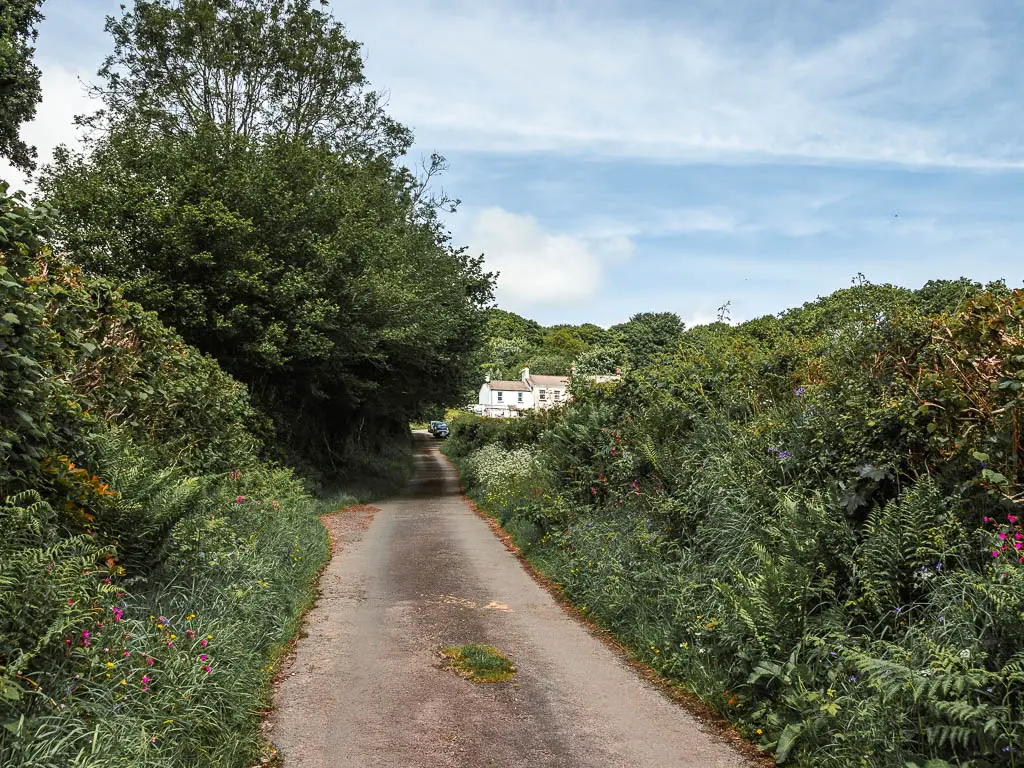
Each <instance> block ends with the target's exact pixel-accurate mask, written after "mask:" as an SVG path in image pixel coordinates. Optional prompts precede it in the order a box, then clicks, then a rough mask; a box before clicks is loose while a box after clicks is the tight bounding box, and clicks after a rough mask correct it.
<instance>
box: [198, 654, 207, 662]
mask: <svg viewBox="0 0 1024 768" xmlns="http://www.w3.org/2000/svg"><path fill="white" fill-rule="evenodd" d="M199 660H200V661H206V654H205V653H204V654H203V655H202V656H200V657H199Z"/></svg>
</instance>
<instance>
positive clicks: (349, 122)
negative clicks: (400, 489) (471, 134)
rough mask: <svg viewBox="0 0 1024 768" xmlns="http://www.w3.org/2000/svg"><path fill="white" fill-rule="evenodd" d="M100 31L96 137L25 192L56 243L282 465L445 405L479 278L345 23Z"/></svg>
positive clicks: (289, 17) (223, 15) (248, 9)
mask: <svg viewBox="0 0 1024 768" xmlns="http://www.w3.org/2000/svg"><path fill="white" fill-rule="evenodd" d="M107 27H108V29H109V30H110V31H111V33H112V34H113V37H114V44H115V45H114V53H113V54H112V55H111V57H109V58H108V60H107V62H106V63H105V65H104V67H103V68H102V69H101V70H100V77H101V79H102V80H103V84H102V85H101V86H100V87H99V88H98V89H97V93H98V94H99V95H100V96H101V97H102V99H103V109H102V110H101V111H100V112H99V113H97V114H96V115H93V116H91V117H89V118H87V119H86V120H85V122H87V123H88V124H89V125H91V126H92V128H93V129H94V131H93V133H92V134H91V135H90V138H89V139H88V142H87V144H86V148H85V151H84V152H82V153H74V152H70V151H68V150H61V151H59V152H58V153H57V155H56V161H55V163H54V165H53V167H52V168H51V169H49V171H48V172H47V173H46V174H44V178H43V180H42V187H43V189H44V190H45V193H46V196H47V198H48V199H49V201H50V202H51V203H52V204H53V206H54V207H55V209H56V210H57V211H58V220H57V231H58V237H59V240H60V242H61V244H62V245H63V246H64V247H65V249H66V250H67V251H68V252H69V253H72V254H74V258H75V259H76V260H77V261H78V262H79V263H81V264H82V265H83V266H84V267H85V268H87V269H88V270H91V271H94V272H98V273H101V274H104V275H106V276H109V277H111V278H113V279H115V280H116V281H117V282H118V283H119V284H120V285H122V286H123V288H124V291H125V294H126V296H127V297H129V298H131V299H133V300H136V301H138V302H140V303H141V304H143V305H144V306H146V307H147V308H150V309H153V310H155V311H156V312H157V313H158V314H159V315H160V316H161V318H162V319H163V320H164V321H165V322H167V323H169V324H170V325H172V326H174V327H175V328H176V329H177V330H178V331H179V332H180V333H181V334H182V335H183V336H184V338H185V339H186V340H187V341H188V342H189V343H192V344H194V345H195V346H197V347H198V348H200V349H202V350H203V351H205V352H208V353H210V354H212V355H214V356H215V357H216V358H217V359H218V360H219V361H220V362H221V363H222V365H224V366H225V368H226V369H227V370H228V371H229V372H231V373H232V374H234V375H235V376H237V377H238V378H240V379H241V380H243V381H245V382H246V383H247V384H249V386H250V388H251V389H252V392H253V396H254V399H255V401H256V402H257V404H259V405H260V406H261V407H262V408H264V409H265V410H266V411H267V412H268V413H269V414H271V415H272V416H274V417H275V420H276V422H277V425H278V430H279V436H280V437H281V438H282V439H283V441H284V442H285V443H286V444H287V446H288V448H289V450H290V451H291V452H292V453H293V454H294V455H293V457H292V458H295V457H296V456H298V457H301V459H302V460H306V461H309V462H310V463H319V464H323V463H324V462H325V461H326V462H327V463H331V462H332V461H333V458H332V457H333V454H334V452H335V451H336V450H337V446H338V445H339V444H341V443H343V442H344V441H345V440H347V439H349V438H352V437H353V436H354V435H359V436H360V438H361V439H365V438H367V437H369V436H372V435H374V434H380V432H381V431H382V430H383V431H387V430H388V429H391V428H395V429H397V428H398V425H403V424H404V423H406V422H407V421H408V419H410V418H412V417H414V416H416V415H417V414H418V412H419V411H420V410H421V409H423V408H424V407H426V405H427V404H430V403H445V402H453V401H455V400H457V399H458V396H459V393H460V392H461V391H462V390H463V389H464V388H465V385H466V372H467V368H468V366H467V362H468V361H469V360H470V358H471V356H472V355H473V354H474V352H475V349H476V346H477V343H478V340H479V338H480V335H481V331H482V325H483V315H482V310H483V308H484V307H485V306H486V305H487V304H488V303H489V302H490V300H491V288H492V283H493V281H492V278H491V276H490V275H489V274H487V273H486V272H484V270H483V266H482V259H481V258H479V257H473V256H470V255H469V254H468V253H467V252H466V251H465V250H464V249H461V248H457V247H455V246H454V245H452V243H451V241H450V236H449V235H448V233H447V231H446V230H445V228H444V226H443V225H442V223H441V221H440V219H439V215H438V208H439V205H440V204H441V203H443V202H444V201H443V199H442V200H441V201H438V200H437V199H435V198H433V197H432V196H431V194H430V192H429V190H428V189H427V186H426V185H427V183H428V182H429V180H430V176H432V175H433V174H435V173H436V172H437V171H439V170H441V169H442V168H443V159H442V158H440V157H437V156H434V157H433V158H432V161H431V164H430V166H429V168H428V169H427V174H426V175H427V178H426V179H423V178H417V177H416V175H415V174H414V173H413V172H412V171H410V170H409V169H408V168H406V167H404V166H402V165H401V164H400V163H399V162H398V157H399V156H400V155H401V154H402V153H404V152H405V151H406V150H407V149H408V147H409V142H410V141H411V134H410V133H409V131H408V130H407V129H405V128H404V127H402V126H400V125H399V124H397V123H396V122H394V121H393V120H392V119H391V118H389V117H388V116H387V115H386V114H385V113H384V111H383V110H382V109H381V106H380V99H379V97H378V96H377V94H375V93H373V92H371V91H370V90H369V89H368V86H367V84H366V81H365V78H364V76H363V72H362V62H361V59H360V57H359V46H358V44H356V43H355V42H353V41H351V40H350V39H349V38H348V37H347V35H346V33H345V30H344V27H343V26H342V25H341V24H340V23H338V22H336V21H335V20H334V19H333V18H331V17H330V16H329V15H328V14H327V13H325V12H323V11H320V10H316V9H313V8H312V7H311V4H310V2H309V0H295V1H294V2H288V3H285V2H281V1H280V0H234V1H229V0H185V1H184V2H180V3H179V2H171V1H170V0H140V1H139V2H137V3H136V5H135V7H134V9H133V10H131V11H127V12H125V13H124V14H123V15H122V16H121V17H120V18H117V19H110V20H109V21H108V25H107ZM254 52H258V61H257V60H254V58H253V57H254V55H255V54H254ZM368 425H372V427H370V428H367V426H368ZM324 457H326V458H324Z"/></svg>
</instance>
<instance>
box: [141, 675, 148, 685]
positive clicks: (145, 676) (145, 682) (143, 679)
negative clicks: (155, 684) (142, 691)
mask: <svg viewBox="0 0 1024 768" xmlns="http://www.w3.org/2000/svg"><path fill="white" fill-rule="evenodd" d="M142 684H143V685H149V675H143V676H142Z"/></svg>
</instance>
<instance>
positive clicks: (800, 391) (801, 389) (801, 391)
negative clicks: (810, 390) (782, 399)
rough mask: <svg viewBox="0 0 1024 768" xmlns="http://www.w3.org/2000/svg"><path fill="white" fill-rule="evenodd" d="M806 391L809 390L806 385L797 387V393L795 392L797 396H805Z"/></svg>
mask: <svg viewBox="0 0 1024 768" xmlns="http://www.w3.org/2000/svg"><path fill="white" fill-rule="evenodd" d="M806 391H807V389H806V388H804V387H797V388H796V393H795V394H796V396H797V397H803V396H804V393H805V392H806Z"/></svg>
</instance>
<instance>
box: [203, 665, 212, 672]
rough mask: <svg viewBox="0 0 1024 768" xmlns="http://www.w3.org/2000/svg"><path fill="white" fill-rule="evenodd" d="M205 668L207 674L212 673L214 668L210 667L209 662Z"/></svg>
mask: <svg viewBox="0 0 1024 768" xmlns="http://www.w3.org/2000/svg"><path fill="white" fill-rule="evenodd" d="M203 669H205V670H206V674H210V672H212V670H211V669H210V665H209V664H207V665H206V666H205V667H203Z"/></svg>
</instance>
